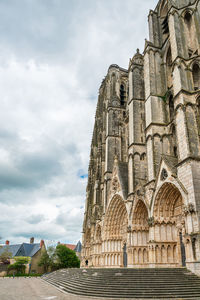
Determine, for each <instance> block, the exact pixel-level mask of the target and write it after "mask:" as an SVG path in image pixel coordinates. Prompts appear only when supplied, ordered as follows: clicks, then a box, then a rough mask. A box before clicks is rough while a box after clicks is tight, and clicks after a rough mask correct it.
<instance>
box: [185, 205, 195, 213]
mask: <svg viewBox="0 0 200 300" xmlns="http://www.w3.org/2000/svg"><path fill="white" fill-rule="evenodd" d="M183 211H184V214H185V215H188V214H192V213H195V207H194V204H193V203H191V202H190V203H188V205H185V206H184V207H183Z"/></svg>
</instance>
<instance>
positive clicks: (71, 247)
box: [62, 244, 76, 250]
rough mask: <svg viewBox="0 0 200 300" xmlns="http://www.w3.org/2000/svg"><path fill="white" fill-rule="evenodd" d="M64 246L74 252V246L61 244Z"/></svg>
mask: <svg viewBox="0 0 200 300" xmlns="http://www.w3.org/2000/svg"><path fill="white" fill-rule="evenodd" d="M62 245H64V246H66V247H67V248H69V249H71V250H74V249H75V248H76V245H72V244H62Z"/></svg>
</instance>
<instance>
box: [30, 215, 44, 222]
mask: <svg viewBox="0 0 200 300" xmlns="http://www.w3.org/2000/svg"><path fill="white" fill-rule="evenodd" d="M44 220H45V216H44V215H41V214H40V215H31V216H29V217H27V219H26V221H27V223H29V224H37V223H39V222H41V221H44Z"/></svg>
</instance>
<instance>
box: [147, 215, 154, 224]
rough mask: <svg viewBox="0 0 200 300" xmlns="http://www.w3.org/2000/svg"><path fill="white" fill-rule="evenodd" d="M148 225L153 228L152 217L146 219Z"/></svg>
mask: <svg viewBox="0 0 200 300" xmlns="http://www.w3.org/2000/svg"><path fill="white" fill-rule="evenodd" d="M148 224H149V226H153V225H154V217H150V218H148Z"/></svg>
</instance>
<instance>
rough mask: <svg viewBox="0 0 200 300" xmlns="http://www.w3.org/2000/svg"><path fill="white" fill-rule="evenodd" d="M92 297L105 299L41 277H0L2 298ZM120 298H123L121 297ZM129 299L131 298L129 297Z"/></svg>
mask: <svg viewBox="0 0 200 300" xmlns="http://www.w3.org/2000/svg"><path fill="white" fill-rule="evenodd" d="M91 299H96V300H97V299H101V300H103V298H95V297H94V298H93V297H81V296H75V295H71V294H66V293H62V292H61V291H59V290H58V289H56V288H54V287H53V286H51V285H49V284H47V283H46V282H44V281H43V280H41V279H40V278H14V279H13V278H0V300H91ZM106 300H114V299H111V298H109V299H108V298H106ZM115 300H116V299H115ZM120 300H123V299H122V298H121V299H120ZM126 300H127V299H126ZM129 300H131V299H130V298H129ZM137 300H142V299H137ZM157 300H158V299H157ZM165 300H167V299H165ZM168 300H170V299H168ZM180 300H181V299H180Z"/></svg>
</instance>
